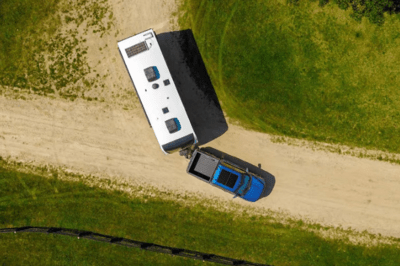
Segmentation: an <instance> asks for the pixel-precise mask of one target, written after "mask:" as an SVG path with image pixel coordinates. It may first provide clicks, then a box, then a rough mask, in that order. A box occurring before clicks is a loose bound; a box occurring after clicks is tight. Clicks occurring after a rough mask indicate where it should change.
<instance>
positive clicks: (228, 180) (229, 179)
mask: <svg viewBox="0 0 400 266" xmlns="http://www.w3.org/2000/svg"><path fill="white" fill-rule="evenodd" d="M238 178H239V176H238V175H235V174H233V173H231V172H228V171H226V170H224V169H222V170H221V174H220V175H219V177H218V180H217V182H218V183H220V184H222V185H224V186H227V187H229V188H233V187H234V186H235V184H236V181H237V180H238Z"/></svg>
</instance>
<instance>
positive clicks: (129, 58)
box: [118, 29, 197, 152]
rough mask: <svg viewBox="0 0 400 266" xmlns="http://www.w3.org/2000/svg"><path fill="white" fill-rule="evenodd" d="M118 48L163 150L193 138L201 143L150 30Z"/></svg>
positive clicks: (153, 33) (124, 41) (127, 40)
mask: <svg viewBox="0 0 400 266" xmlns="http://www.w3.org/2000/svg"><path fill="white" fill-rule="evenodd" d="M118 48H119V51H120V53H121V56H122V58H123V60H124V62H125V65H126V68H127V70H128V73H129V75H130V77H131V80H132V82H133V84H134V86H135V89H136V93H137V95H138V97H139V99H140V101H141V103H142V106H143V109H144V111H145V113H146V116H147V119H148V121H149V123H150V126H151V127H152V128H153V130H154V133H155V135H156V138H157V140H158V142H159V144H160V146H161V149H162V150H163V151H164V152H165V150H164V149H163V145H165V144H169V143H171V142H174V141H176V140H179V139H181V138H184V137H188V136H189V135H190V134H193V136H194V143H197V137H196V134H195V133H194V130H193V128H192V125H191V123H190V120H189V117H188V116H187V113H186V110H185V108H184V106H183V103H182V100H181V98H180V96H179V94H178V91H177V89H176V86H175V83H174V81H173V79H172V76H171V73H170V71H169V69H168V66H167V63H166V62H165V59H164V56H163V54H162V52H161V49H160V46H159V44H158V41H157V37H156V34H155V32H154V31H153V30H152V29H149V30H147V31H144V32H142V33H139V34H137V35H135V36H132V37H129V38H127V39H124V40H122V41H119V42H118ZM153 67H156V68H153ZM194 143H193V144H194Z"/></svg>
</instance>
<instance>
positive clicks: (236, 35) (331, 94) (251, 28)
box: [179, 0, 400, 152]
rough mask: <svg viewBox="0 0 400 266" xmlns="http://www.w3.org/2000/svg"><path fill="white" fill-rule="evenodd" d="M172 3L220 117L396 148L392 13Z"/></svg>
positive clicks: (399, 110)
mask: <svg viewBox="0 0 400 266" xmlns="http://www.w3.org/2000/svg"><path fill="white" fill-rule="evenodd" d="M236 5H238V6H237V10H236V11H235V13H234V15H233V16H232V19H231V20H230V21H228V19H229V16H230V14H231V12H233V10H235V6H236ZM180 8H181V11H186V13H185V14H184V15H182V16H181V17H180V20H179V21H180V25H181V27H182V28H191V29H192V30H193V33H194V35H195V38H196V42H197V44H198V45H199V48H200V51H201V54H202V56H203V58H204V61H205V63H206V67H207V69H208V72H209V73H210V76H211V79H212V82H213V84H214V86H215V87H216V89H217V93H218V95H219V96H220V99H221V101H222V102H223V107H224V110H225V111H226V112H227V114H228V116H230V117H232V118H234V119H238V120H239V121H240V122H241V123H242V124H243V125H245V126H246V127H249V128H252V129H255V130H260V131H264V132H269V133H274V134H283V135H288V136H292V137H299V138H306V139H310V140H318V141H324V142H332V143H342V144H346V145H350V146H359V147H367V148H373V149H381V150H385V151H391V152H400V145H398V143H400V128H399V126H398V125H399V124H400V107H399V106H400V91H399V89H398V84H399V82H400V68H399V67H398V61H399V59H400V49H399V47H400V46H399V44H400V39H399V37H400V32H399V31H398V29H399V28H400V20H399V19H398V15H392V16H388V15H387V16H386V18H385V23H384V24H383V25H382V26H377V25H374V24H371V23H370V22H369V21H368V20H367V19H365V18H364V19H363V20H362V22H361V23H359V22H357V21H356V20H354V19H353V18H351V17H350V13H351V10H347V11H344V10H341V9H339V8H338V7H337V5H335V4H328V5H326V6H324V7H319V6H318V2H313V1H308V0H300V1H298V3H297V4H296V5H291V4H287V3H286V1H251V2H243V1H200V0H186V1H182V3H181V6H180ZM181 14H183V12H181ZM194 18H195V19H194ZM194 22H195V23H194ZM227 23H229V25H228V28H227V29H226V25H227Z"/></svg>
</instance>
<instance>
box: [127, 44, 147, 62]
mask: <svg viewBox="0 0 400 266" xmlns="http://www.w3.org/2000/svg"><path fill="white" fill-rule="evenodd" d="M147 50H149V48H148V47H147V44H146V42H140V43H138V44H135V45H134V46H131V47H128V48H126V49H125V52H126V55H127V56H128V58H131V57H132V56H134V55H137V54H140V53H141V52H144V51H147Z"/></svg>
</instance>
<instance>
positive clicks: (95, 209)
mask: <svg viewBox="0 0 400 266" xmlns="http://www.w3.org/2000/svg"><path fill="white" fill-rule="evenodd" d="M132 189H133V190H137V191H136V192H134V193H133V196H132V195H128V194H127V193H124V192H121V191H112V190H105V189H100V188H97V187H90V186H88V185H86V184H84V182H67V181H62V180H60V179H59V178H58V175H57V174H56V173H53V177H47V178H44V177H42V176H37V175H32V174H26V173H21V172H16V171H14V170H11V168H7V167H6V165H5V164H3V166H2V167H1V168H0V195H1V196H0V227H18V226H53V227H66V228H76V229H81V230H91V231H95V232H99V233H103V234H108V235H114V236H120V237H126V238H130V239H135V240H139V241H144V242H152V243H156V244H162V245H167V246H173V247H178V248H185V249H191V250H198V251H201V252H208V253H214V254H218V255H222V256H227V257H233V258H237V259H244V260H249V261H253V262H259V263H269V264H276V265H396V262H398V261H399V259H400V255H399V253H398V244H399V240H396V239H392V241H395V244H383V243H379V244H376V245H367V244H360V245H354V244H351V243H349V242H348V241H346V240H343V239H329V238H328V239H327V238H323V237H320V236H319V235H318V234H317V233H315V232H312V230H310V229H311V228H314V229H316V228H319V229H320V230H326V228H323V227H321V226H318V225H312V226H311V225H310V226H308V227H307V228H304V226H305V225H304V223H303V222H302V221H292V222H291V223H282V222H279V221H278V220H276V219H275V218H273V217H269V216H256V215H252V214H250V212H246V211H243V212H240V213H233V212H229V211H226V212H221V211H219V210H218V209H219V208H218V207H215V206H216V205H215V206H214V207H213V206H212V205H210V206H208V207H206V206H204V205H202V204H200V202H202V201H201V200H200V199H198V200H195V201H193V202H194V204H191V205H187V204H184V202H185V201H190V198H187V197H186V196H185V198H183V201H175V200H166V199H165V198H164V199H163V197H162V196H161V195H162V194H163V193H162V192H160V191H157V190H154V191H152V192H151V193H145V194H143V193H142V194H143V195H142V196H139V197H138V196H135V195H138V194H140V193H139V192H140V191H141V190H142V189H143V188H140V187H139V188H137V187H136V188H132ZM150 194H152V196H150ZM159 195H160V196H159ZM176 197H177V198H179V195H177V196H176ZM181 200H182V199H181ZM369 237H372V238H374V236H371V235H369ZM0 239H1V241H0V245H1V250H3V255H2V258H1V259H3V261H5V262H7V263H10V264H14V263H17V262H18V261H27V260H29V259H31V258H33V259H39V258H40V257H42V256H43V257H48V260H47V264H54V261H56V262H57V263H59V264H70V262H71V261H72V262H75V261H76V263H79V262H80V261H84V262H85V263H86V264H93V263H98V261H96V257H97V256H98V257H99V258H100V259H101V258H104V259H105V260H110V261H111V258H114V257H115V258H117V257H118V256H120V257H121V258H124V261H125V259H126V260H128V262H129V259H132V261H139V262H140V263H142V264H147V265H151V264H154V263H156V264H159V263H164V264H177V265H178V264H181V263H186V261H183V262H182V261H180V260H179V259H176V258H172V257H169V256H167V255H155V254H154V253H150V252H149V253H143V252H142V251H130V250H126V249H125V248H123V247H114V246H110V245H106V244H102V243H89V242H85V241H81V240H79V241H78V240H76V239H64V238H62V237H61V236H46V235H26V236H22V235H21V234H17V235H0ZM396 243H397V244H396ZM22 246H24V247H26V249H22V248H21V247H22ZM30 247H32V249H31V248H30ZM4 252H5V253H4ZM107 252H108V253H107ZM128 252H129V254H128ZM71 254H76V256H75V257H74V256H72V255H71ZM107 254H110V256H109V257H108V255H107ZM132 257H133V258H132ZM5 258H7V259H5ZM53 259H54V260H53ZM120 261H121V260H120ZM100 262H101V260H100ZM187 263H192V262H187ZM79 264H80V263H79Z"/></svg>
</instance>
